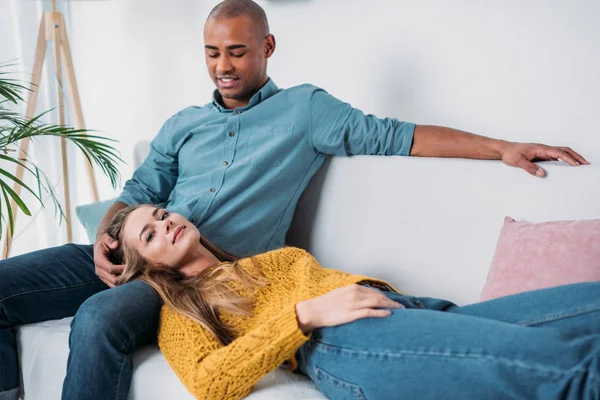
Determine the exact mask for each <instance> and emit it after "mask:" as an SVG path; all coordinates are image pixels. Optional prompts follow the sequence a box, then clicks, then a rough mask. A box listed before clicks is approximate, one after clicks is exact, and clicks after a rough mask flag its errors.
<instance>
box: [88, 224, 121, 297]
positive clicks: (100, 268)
mask: <svg viewBox="0 0 600 400" xmlns="http://www.w3.org/2000/svg"><path fill="white" fill-rule="evenodd" d="M118 246H119V242H117V241H116V240H114V239H113V238H111V237H110V236H109V235H108V234H107V233H103V234H102V235H101V236H99V237H98V238H97V239H96V243H94V264H95V265H96V275H97V276H98V278H100V279H101V280H102V281H103V282H104V283H106V284H107V285H108V286H109V287H114V286H115V285H116V284H117V282H118V281H119V275H120V274H121V272H123V269H124V268H125V266H124V265H114V264H113V263H111V262H110V260H109V258H108V255H109V254H110V253H111V251H113V250H115V249H116V248H117V247H118Z"/></svg>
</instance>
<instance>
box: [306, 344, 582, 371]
mask: <svg viewBox="0 0 600 400" xmlns="http://www.w3.org/2000/svg"><path fill="white" fill-rule="evenodd" d="M315 344H316V345H317V346H321V347H327V348H329V349H331V350H334V351H336V352H338V353H340V354H344V353H346V354H357V355H363V356H375V357H378V356H379V357H388V358H389V357H392V358H401V357H406V356H413V357H421V356H427V357H445V358H459V359H460V358H462V359H474V360H477V359H479V360H488V361H493V362H497V363H504V364H507V365H510V366H515V367H520V368H524V369H528V370H533V371H537V372H543V373H545V374H546V375H555V376H557V375H558V376H564V375H566V374H567V373H568V372H569V371H574V372H583V373H585V372H587V371H586V370H585V369H582V368H573V369H570V370H569V371H565V370H561V369H555V368H547V367H540V366H530V365H527V364H524V363H522V362H520V361H517V360H514V359H510V358H506V357H498V356H493V355H490V354H459V353H451V352H449V351H448V352H437V351H413V350H400V351H396V352H375V351H364V350H354V349H348V348H345V347H338V346H332V345H330V344H326V343H323V342H319V341H318V340H315ZM326 352H327V350H326Z"/></svg>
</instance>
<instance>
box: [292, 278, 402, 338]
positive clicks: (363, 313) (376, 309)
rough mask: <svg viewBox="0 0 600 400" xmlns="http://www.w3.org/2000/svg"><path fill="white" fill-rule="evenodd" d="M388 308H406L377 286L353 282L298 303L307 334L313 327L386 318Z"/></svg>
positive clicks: (300, 322) (302, 323)
mask: <svg viewBox="0 0 600 400" xmlns="http://www.w3.org/2000/svg"><path fill="white" fill-rule="evenodd" d="M386 308H404V306H403V305H402V304H400V303H396V302H395V301H393V300H391V299H389V298H388V297H386V296H385V295H384V294H383V293H381V292H380V291H378V290H375V289H372V288H368V287H364V286H360V285H356V284H352V285H348V286H343V287H341V288H337V289H334V290H332V291H331V292H329V293H327V294H324V295H322V296H319V297H315V298H313V299H309V300H304V301H301V302H300V303H298V304H296V317H297V318H298V327H299V328H300V330H302V332H303V333H304V334H307V333H308V332H310V331H311V330H312V329H314V328H320V327H323V326H337V325H342V324H347V323H348V322H352V321H356V320H357V319H361V318H384V317H388V316H390V315H391V312H390V311H389V310H386Z"/></svg>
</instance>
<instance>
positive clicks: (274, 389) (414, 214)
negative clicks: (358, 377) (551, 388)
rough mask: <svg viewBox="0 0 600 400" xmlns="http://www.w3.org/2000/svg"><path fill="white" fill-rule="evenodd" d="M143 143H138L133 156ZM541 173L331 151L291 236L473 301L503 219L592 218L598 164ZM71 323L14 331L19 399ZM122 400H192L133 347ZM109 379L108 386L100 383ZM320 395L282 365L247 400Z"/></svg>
mask: <svg viewBox="0 0 600 400" xmlns="http://www.w3.org/2000/svg"><path fill="white" fill-rule="evenodd" d="M147 150H148V144H147V143H142V144H140V145H139V146H138V148H137V149H136V163H139V161H140V160H141V159H142V158H143V157H144V156H145V154H146V153H147ZM543 166H544V167H545V168H546V169H547V171H548V176H547V178H544V179H539V178H534V177H532V176H529V175H528V174H526V173H525V172H523V171H521V170H517V169H514V168H509V167H506V166H504V165H502V164H501V163H500V162H494V161H470V160H447V159H446V160H442V159H419V158H401V157H353V158H334V159H333V160H332V161H331V162H329V163H326V165H325V167H324V168H323V169H322V170H321V171H320V173H319V174H317V175H316V176H315V178H314V179H313V180H312V182H311V184H310V186H309V187H308V189H307V191H306V192H305V193H304V195H303V197H302V198H301V200H300V203H299V205H298V209H297V212H296V215H295V218H294V222H293V225H292V228H291V230H290V233H289V243H291V244H294V245H297V246H300V247H304V248H306V249H308V250H309V251H311V252H312V253H313V254H314V255H315V256H316V257H317V259H318V260H319V261H320V262H321V263H322V264H323V265H324V266H328V267H332V268H338V269H343V270H346V271H350V272H360V273H363V274H367V275H371V276H375V277H380V278H383V279H386V280H389V281H390V282H392V283H393V284H395V285H396V286H397V287H398V288H399V289H401V290H402V291H404V292H406V293H411V294H415V295H424V296H425V295H426V296H437V297H442V298H447V299H450V300H453V301H455V302H457V303H459V304H466V303H471V302H476V301H477V300H478V296H479V292H480V290H481V288H482V286H483V284H484V281H485V279H486V274H487V270H488V266H489V264H490V261H491V259H492V256H493V253H494V248H495V244H496V240H497V238H498V233H499V231H500V228H501V226H502V223H503V218H504V217H505V216H506V215H509V216H512V217H514V218H515V219H517V220H525V221H530V222H540V221H546V220H561V219H580V218H586V219H587V218H600V168H599V167H598V166H595V165H591V166H583V167H578V168H570V167H567V166H565V165H562V164H559V163H544V164H543ZM70 320H71V319H70V318H65V319H63V320H58V321H48V322H43V323H38V324H33V325H29V326H23V327H20V328H19V331H18V341H19V350H20V357H21V367H22V377H23V387H24V397H25V399H26V400H53V399H59V398H60V393H61V385H62V381H63V376H64V372H65V368H66V361H67V352H68V345H67V338H68V334H69V323H70ZM134 362H135V372H134V377H133V383H132V387H131V392H130V398H131V399H143V400H154V399H190V398H192V397H191V395H190V394H189V393H188V392H187V391H186V389H185V388H184V387H183V385H182V384H181V383H180V382H179V380H178V379H177V377H176V376H175V374H174V373H173V372H172V371H171V370H170V368H169V366H168V364H167V363H166V361H165V360H164V358H163V357H162V355H161V354H160V352H159V351H158V349H157V348H156V347H155V346H151V347H146V348H141V349H139V350H138V351H137V352H136V353H135V354H134ZM107 384H110V382H107ZM248 398H249V399H251V400H263V399H264V400H266V399H272V400H275V399H278V400H279V399H323V398H324V397H323V396H322V395H321V394H320V393H319V392H318V391H317V390H316V388H315V387H314V386H313V385H312V383H311V382H310V381H308V380H307V379H305V378H303V377H301V376H299V375H296V374H292V373H290V372H289V371H286V370H284V369H283V368H281V369H279V370H277V371H275V372H274V373H271V374H270V375H268V376H267V377H265V378H264V379H263V380H262V381H261V382H260V383H259V384H258V385H257V386H256V388H255V390H254V392H253V393H252V394H251V395H250V396H249V397H248Z"/></svg>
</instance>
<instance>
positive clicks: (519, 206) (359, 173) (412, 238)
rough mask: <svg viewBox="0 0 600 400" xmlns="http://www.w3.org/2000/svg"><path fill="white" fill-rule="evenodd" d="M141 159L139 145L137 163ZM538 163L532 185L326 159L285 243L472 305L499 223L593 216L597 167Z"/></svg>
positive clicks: (375, 160) (453, 171)
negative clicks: (542, 172) (540, 173)
mask: <svg viewBox="0 0 600 400" xmlns="http://www.w3.org/2000/svg"><path fill="white" fill-rule="evenodd" d="M147 152H148V143H147V142H144V143H139V144H138V146H137V147H136V158H135V161H136V165H139V162H141V161H142V160H143V159H144V157H145V155H146V154H147ZM542 166H543V167H544V168H545V169H546V170H547V173H548V175H547V177H546V178H543V179H540V178H535V177H532V176H530V175H528V174H527V173H525V172H524V171H522V170H519V169H516V168H509V167H506V166H504V165H503V164H502V163H501V162H499V161H476V160H458V159H434V158H416V157H373V156H355V157H350V158H344V157H334V158H333V159H331V160H330V161H328V162H327V163H325V165H324V167H323V168H322V169H321V170H320V171H319V172H318V173H317V175H315V177H314V178H313V179H312V181H311V183H310V184H309V186H308V188H307V190H306V191H305V192H304V194H303V195H302V197H301V199H300V201H299V203H298V207H297V210H296V213H295V216H294V220H293V222H292V226H291V228H290V231H289V233H288V243H289V244H292V245H296V246H299V247H303V248H306V249H307V250H308V251H310V252H311V253H312V254H314V255H315V257H316V258H317V259H318V260H319V261H320V262H321V264H322V265H323V266H325V267H329V268H336V269H341V270H345V271H349V272H355V273H361V274H365V275H369V276H373V277H378V278H382V279H385V280H388V281H390V282H391V283H392V284H394V285H395V286H396V287H397V288H398V289H400V290H401V291H403V292H405V293H410V294H414V295H418V296H430V297H441V298H447V299H449V300H452V301H455V302H457V303H458V304H467V303H471V302H475V301H477V299H478V298H479V292H480V290H481V288H482V287H483V284H484V282H485V279H486V276H487V270H488V267H489V265H490V262H491V260H492V257H493V254H494V249H495V246H496V241H497V238H498V234H499V232H500V228H501V227H502V224H503V220H504V217H505V216H511V217H513V218H515V219H516V220H519V221H528V222H542V221H549V220H568V219H582V218H585V219H592V218H594V219H596V218H600V168H599V167H597V166H595V165H590V166H582V167H577V168H571V167H568V166H566V165H564V164H560V163H555V162H551V163H543V164H542Z"/></svg>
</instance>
